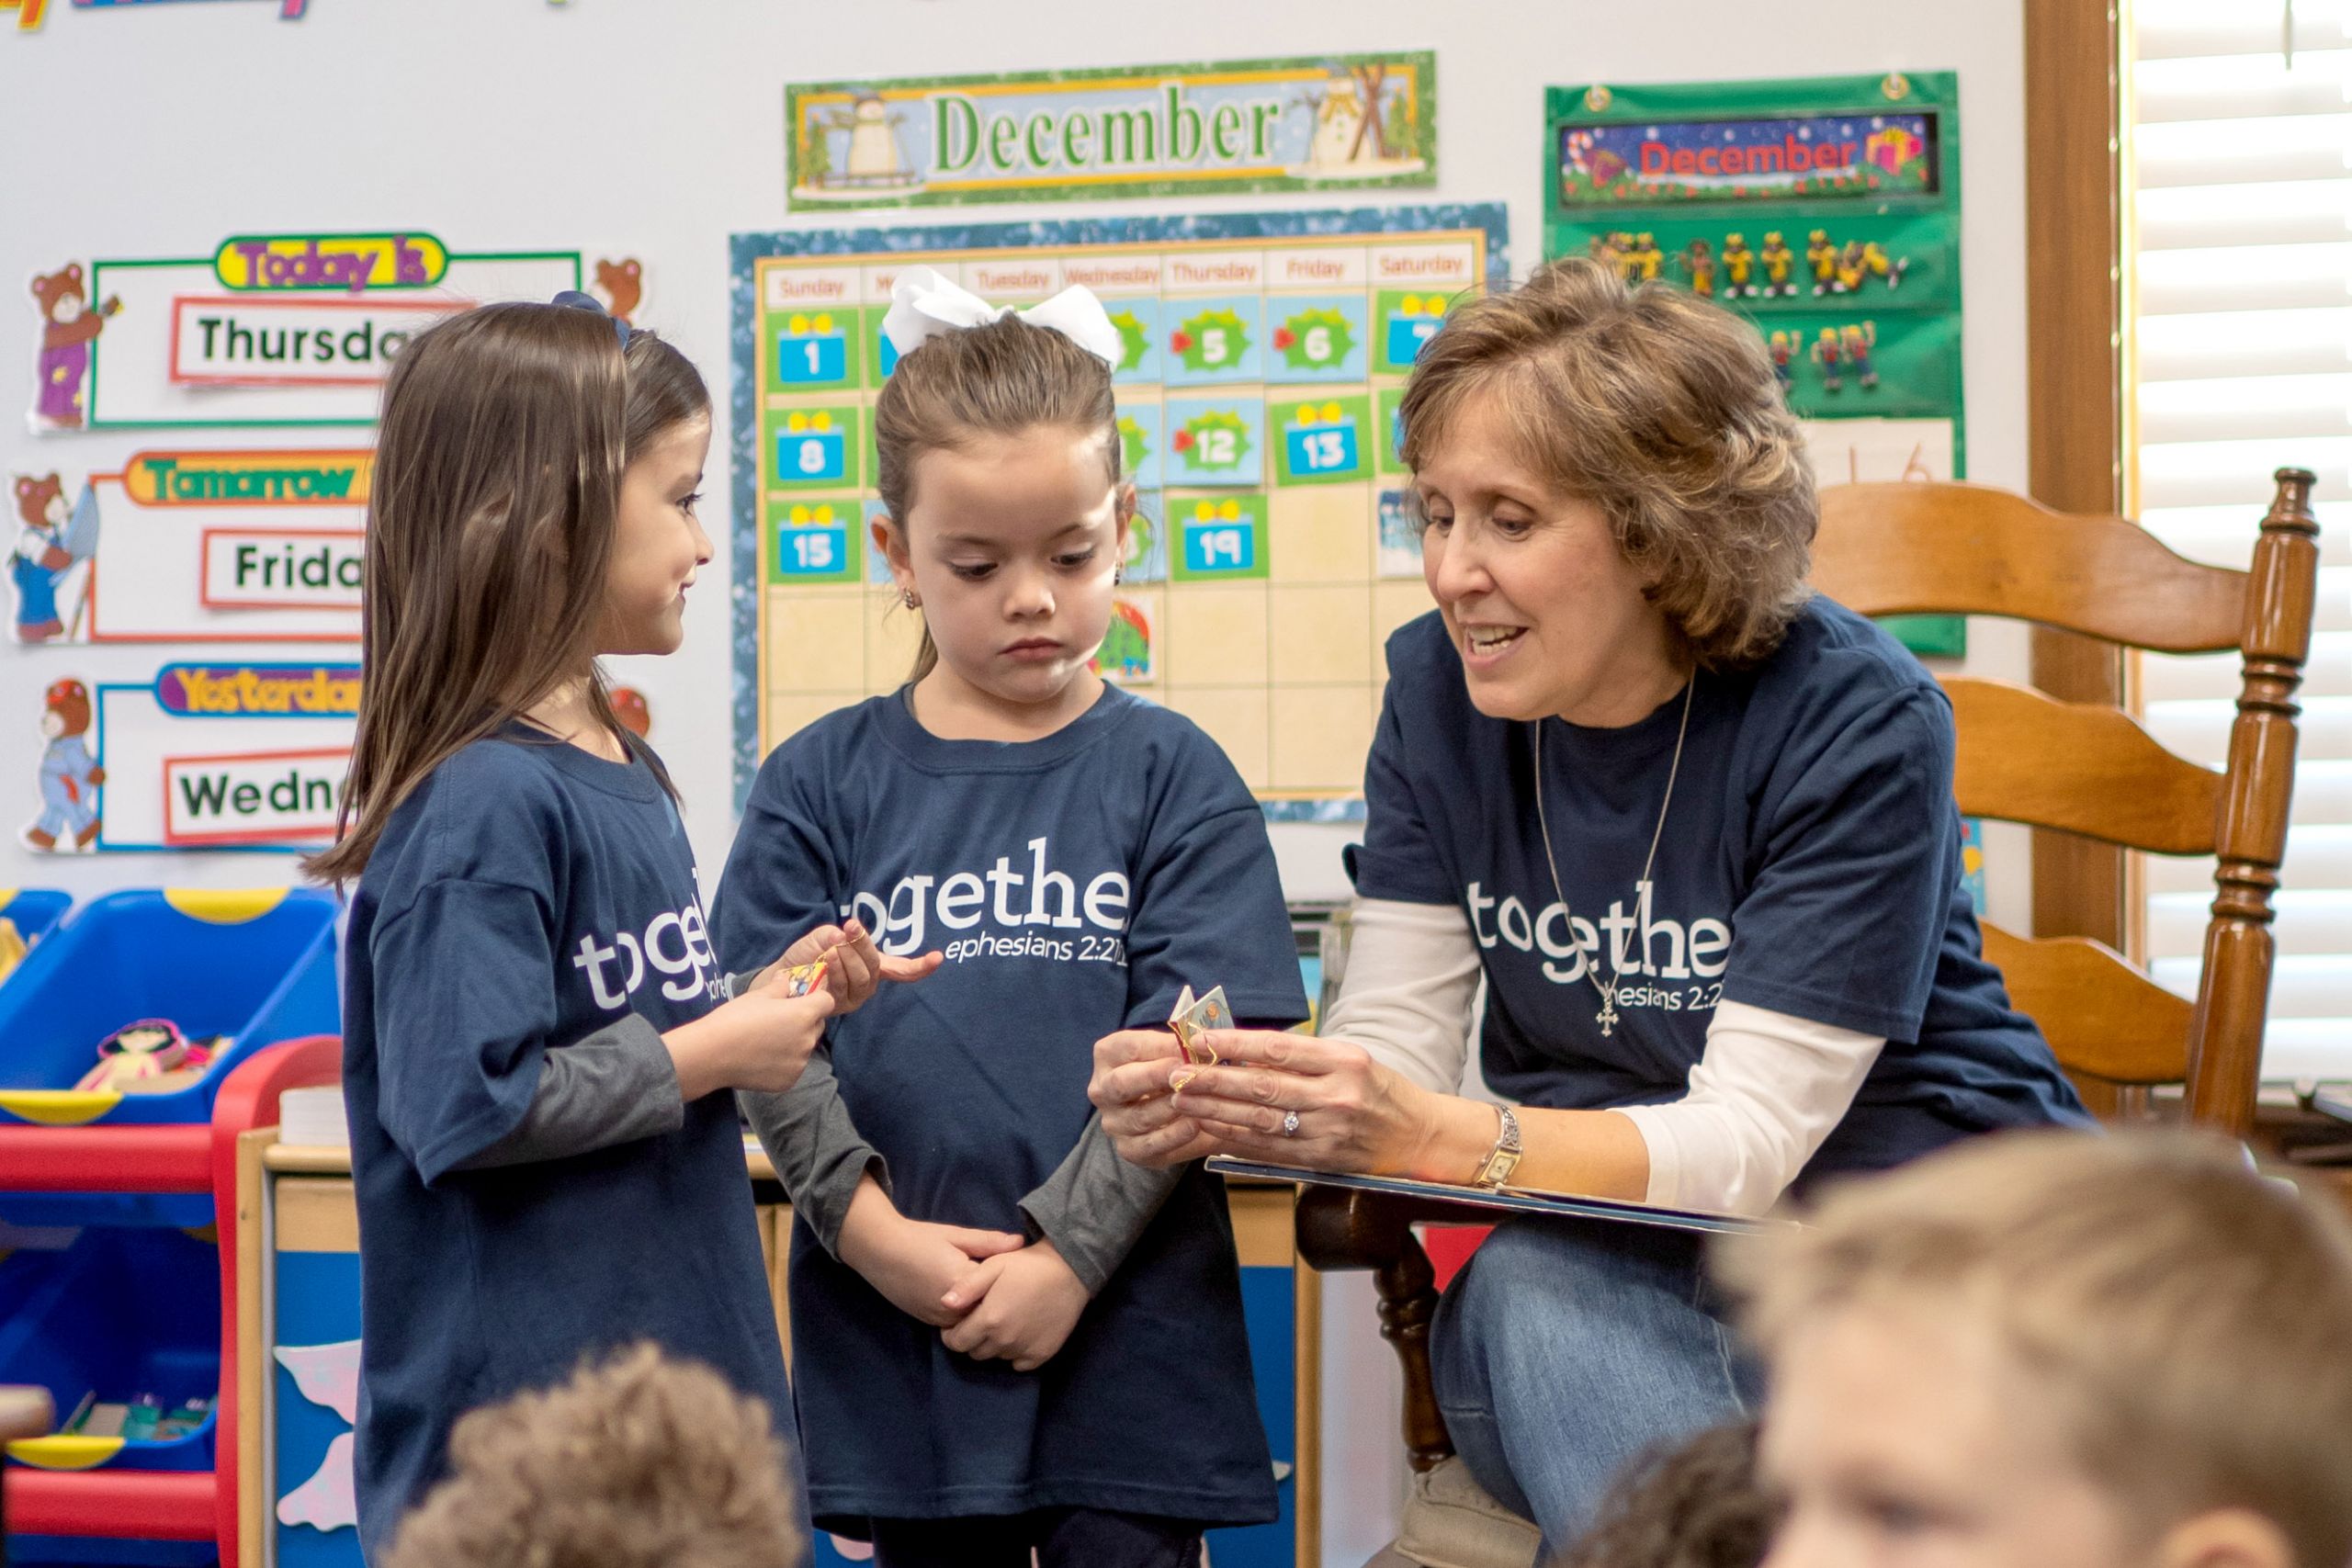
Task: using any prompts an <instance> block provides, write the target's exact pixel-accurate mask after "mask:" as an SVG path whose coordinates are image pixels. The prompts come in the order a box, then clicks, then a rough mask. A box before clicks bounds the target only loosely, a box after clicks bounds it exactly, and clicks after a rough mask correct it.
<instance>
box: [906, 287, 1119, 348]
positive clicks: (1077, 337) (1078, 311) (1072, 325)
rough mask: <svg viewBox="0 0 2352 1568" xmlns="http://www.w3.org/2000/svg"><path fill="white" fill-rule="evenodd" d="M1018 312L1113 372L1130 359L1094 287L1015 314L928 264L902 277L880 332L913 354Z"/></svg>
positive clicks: (1064, 292) (1068, 292)
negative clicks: (942, 336) (936, 340)
mask: <svg viewBox="0 0 2352 1568" xmlns="http://www.w3.org/2000/svg"><path fill="white" fill-rule="evenodd" d="M1016 313H1017V314H1018V315H1019V316H1020V317H1021V319H1022V320H1023V321H1026V322H1028V323H1029V324H1030V325H1031V326H1033V327H1044V328H1045V329H1046V331H1048V332H1057V333H1061V334H1062V336H1064V337H1066V338H1068V339H1069V340H1070V342H1072V343H1074V344H1078V346H1079V347H1080V348H1082V349H1084V350H1086V352H1087V353H1089V354H1091V355H1094V357H1095V358H1097V359H1100V360H1101V361H1102V362H1103V364H1105V365H1107V366H1109V367H1111V368H1112V369H1114V370H1116V369H1117V368H1118V367H1119V364H1120V361H1122V360H1123V359H1125V357H1126V346H1125V344H1124V343H1123V342H1122V341H1121V340H1120V337H1119V329H1118V328H1116V327H1114V326H1113V325H1112V324H1111V313H1110V312H1109V311H1107V310H1103V301H1102V300H1100V299H1096V298H1095V297H1094V291H1093V290H1092V289H1091V288H1080V287H1078V286H1077V285H1075V284H1073V285H1071V286H1070V287H1069V288H1065V289H1063V290H1062V291H1061V292H1060V293H1059V294H1057V295H1055V296H1054V297H1053V298H1052V299H1048V300H1046V302H1045V303H1044V304H1042V305H1032V306H1031V307H1029V309H1027V310H1022V311H1019V312H1015V311H1014V310H1013V308H1012V306H1010V305H1004V306H997V305H991V304H989V302H988V301H987V300H985V299H981V298H980V297H979V296H978V295H977V294H975V293H973V292H972V291H971V290H970V289H968V288H962V287H959V286H958V285H956V284H953V283H950V282H948V281H947V279H946V278H944V277H943V276H940V274H939V273H938V272H937V271H936V270H934V269H933V268H931V267H927V266H910V267H909V268H907V270H906V271H904V272H902V273H900V274H899V281H898V283H897V284H896V285H894V286H893V287H892V288H891V289H890V310H889V313H888V315H886V316H884V317H883V318H882V331H883V332H884V333H886V334H888V337H889V339H890V345H891V346H892V347H893V348H896V349H897V350H898V351H899V353H900V354H912V353H913V352H914V351H915V350H916V349H918V348H921V347H922V345H923V344H926V343H928V342H929V341H931V340H932V339H933V338H934V337H937V336H938V335H939V334H940V333H953V332H961V331H963V330H964V329H965V328H967V327H978V326H985V325H987V324H988V323H989V322H990V321H1001V320H1002V319H1003V318H1004V317H1006V316H1010V315H1013V314H1016Z"/></svg>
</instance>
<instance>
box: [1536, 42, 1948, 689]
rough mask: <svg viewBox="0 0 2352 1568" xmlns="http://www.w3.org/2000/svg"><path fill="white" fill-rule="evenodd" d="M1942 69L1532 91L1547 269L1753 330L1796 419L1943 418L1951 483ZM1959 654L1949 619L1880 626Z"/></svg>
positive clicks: (1903, 619) (1930, 648)
mask: <svg viewBox="0 0 2352 1568" xmlns="http://www.w3.org/2000/svg"><path fill="white" fill-rule="evenodd" d="M1959 104H1960V85H1959V77H1958V75H1957V74H1956V73H1952V72H1949V71H1941V72H1912V73H1894V74H1890V75H1886V76H1816V77H1803V78H1778V79H1765V80H1756V81H1747V82H1690V83H1646V84H1638V85H1618V84H1615V83H1609V84H1591V85H1583V86H1570V87H1552V88H1548V89H1546V90H1545V93H1544V255H1545V256H1546V257H1559V256H1567V255H1594V256H1598V257H1600V259H1602V260H1604V261H1607V262H1610V263H1611V264H1612V265H1615V266H1616V267H1617V269H1618V271H1619V273H1620V274H1621V275H1622V276H1625V277H1627V278H1628V279H1629V280H1632V281H1636V282H1643V281H1649V280H1653V279H1655V280H1659V281H1663V282H1667V283H1670V284H1672V285H1674V286H1676V287H1679V288H1690V289H1692V290H1694V291H1695V292H1698V293H1701V294H1703V295H1706V296H1707V297H1709V298H1712V299H1714V300H1715V302H1716V303H1718V304H1722V305H1725V306H1728V307H1730V308H1731V309H1733V310H1736V311H1737V312H1738V313H1739V314H1740V315H1742V316H1744V317H1746V318H1747V320H1748V321H1750V322H1752V323H1753V324H1754V325H1755V327H1756V330H1757V333H1758V335H1759V336H1761V337H1762V338H1763V339H1764V341H1765V344H1766V346H1767V347H1768V348H1769V349H1770V351H1771V353H1772V355H1773V359H1774V362H1775V364H1776V366H1778V367H1780V369H1781V384H1782V386H1783V387H1784V388H1785V389H1786V390H1787V393H1788V400H1789V407H1790V409H1791V411H1792V412H1794V413H1796V414H1797V415H1798V416H1799V417H1800V418H1802V419H1806V420H1837V419H1850V418H1857V417H1878V418H1886V419H1935V420H1949V421H1950V422H1951V464H1952V468H1951V471H1952V477H1953V478H1955V479H1957V478H1960V477H1962V475H1964V474H1965V473H1966V471H1967V456H1966V454H1967V446H1966V432H1967V423H1966V417H1967V416H1966V399H1965V396H1964V393H1963V389H1962V370H1961V320H1962V318H1961V278H1960V243H1961V205H1960V191H1961V185H1960V109H1959ZM1886 626H1887V627H1888V629H1889V630H1890V631H1893V632H1894V634H1895V635H1896V636H1897V637H1900V638H1901V639H1902V641H1903V643H1904V645H1905V647H1907V648H1909V649H1911V650H1912V651H1914V652H1915V653H1920V654H1927V655H1931V656H1936V657H1945V658H1958V657H1960V656H1961V655H1962V654H1964V653H1965V652H1966V651H1967V646H1968V645H1967V622H1966V620H1965V618H1963V617H1962V616H1957V615H1901V616H1890V617H1888V619H1887V621H1886Z"/></svg>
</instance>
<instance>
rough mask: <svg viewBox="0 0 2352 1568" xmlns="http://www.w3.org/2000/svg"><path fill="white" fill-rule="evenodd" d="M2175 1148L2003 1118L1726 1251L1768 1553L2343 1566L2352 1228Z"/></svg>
mask: <svg viewBox="0 0 2352 1568" xmlns="http://www.w3.org/2000/svg"><path fill="white" fill-rule="evenodd" d="M2334 1209H2335V1205H2334V1204H2333V1203H2332V1202H2328V1201H2304V1200H2301V1199H2299V1198H2298V1197H2297V1196H2296V1195H2295V1193H2294V1192H2293V1191H2292V1190H2288V1189H2282V1188H2280V1187H2278V1186H2276V1185H2274V1184H2272V1183H2270V1182H2268V1181H2266V1180H2264V1179H2262V1178H2260V1177H2258V1176H2256V1174H2255V1173H2254V1172H2253V1171H2251V1170H2249V1169H2247V1168H2246V1167H2245V1161H2244V1159H2243V1157H2242V1156H2239V1155H2238V1153H2237V1151H2236V1150H2234V1149H2233V1148H2231V1147H2229V1146H2228V1145H2211V1146H2208V1145H2205V1144H2203V1143H2200V1142H2199V1141H2196V1140H2193V1139H2189V1138H2186V1137H2181V1136H2177V1135H2176V1136H2173V1137H2161V1136H2151V1135H2132V1136H2125V1135H2117V1136H2114V1137H2109V1138H2088V1137H2084V1136H2081V1135H2080V1134H2039V1133H2037V1134H2009V1135H2007V1136H2003V1137H1998V1138H1991V1139H1985V1140H1983V1141H1981V1142H1979V1141H1972V1142H1971V1143H1970V1144H1969V1145H1966V1146H1963V1147H1962V1148H1960V1149H1957V1150H1952V1151H1947V1152H1946V1153H1943V1154H1940V1155H1936V1156H1930V1157H1929V1158H1927V1159H1923V1160H1921V1161H1919V1162H1918V1163H1917V1165H1915V1166H1911V1167H1908V1168H1905V1169H1904V1170H1901V1171H1898V1172H1896V1173H1895V1174H1894V1175H1892V1176H1887V1177H1883V1178H1876V1179H1871V1180H1867V1181H1863V1182H1860V1183H1858V1184H1856V1185H1854V1186H1852V1187H1849V1188H1846V1189H1842V1190H1839V1191H1838V1192H1837V1193H1835V1194H1834V1195H1833V1196H1832V1197H1830V1198H1829V1199H1828V1200H1827V1201H1826V1202H1825V1203H1824V1204H1823V1205H1822V1207H1821V1208H1820V1210H1819V1211H1818V1212H1817V1213H1815V1214H1813V1215H1811V1216H1809V1218H1810V1220H1811V1222H1812V1223H1811V1224H1808V1225H1807V1226H1805V1227H1804V1228H1803V1229H1794V1228H1792V1229H1787V1230H1782V1231H1778V1232H1774V1233H1770V1234H1763V1235H1751V1236H1746V1237H1742V1238H1739V1240H1738V1242H1736V1244H1734V1245H1733V1246H1732V1247H1728V1248H1727V1249H1726V1252H1725V1254H1724V1257H1723V1258H1721V1259H1719V1261H1720V1262H1722V1263H1723V1264H1724V1265H1726V1268H1725V1272H1726V1273H1727V1274H1728V1275H1729V1276H1731V1281H1732V1283H1733V1284H1734V1285H1735V1286H1736V1287H1738V1288H1739V1290H1740V1292H1741V1293H1743V1294H1745V1295H1746V1296H1747V1297H1748V1299H1749V1303H1750V1312H1749V1317H1748V1326H1749V1327H1750V1329H1751V1330H1752V1331H1753V1333H1754V1335H1755V1337H1756V1338H1757V1340H1758V1342H1759V1343H1760V1345H1761V1346H1762V1348H1763V1350H1764V1353H1765V1356H1766V1359H1768V1361H1769V1362H1770V1374H1771V1383H1772V1395H1771V1402H1770V1405H1769V1406H1768V1408H1767V1410H1766V1413H1765V1418H1764V1437H1763V1445H1762V1459H1761V1461H1760V1469H1761V1471H1762V1472H1763V1475H1764V1479H1765V1482H1766V1484H1767V1485H1768V1487H1770V1489H1772V1490H1774V1491H1775V1492H1778V1493H1781V1494H1783V1495H1785V1496H1786V1498H1787V1502H1788V1508H1789V1512H1788V1516H1787V1517H1786V1519H1785V1521H1784V1522H1783V1523H1782V1525H1781V1529H1780V1531H1779V1533H1778V1535H1777V1537H1776V1539H1775V1540H1774V1542H1773V1550H1772V1555H1771V1556H1770V1558H1769V1559H1768V1562H1770V1563H1771V1564H1773V1565H1774V1568H1834V1565H1838V1564H1845V1563H1861V1562H1870V1563H1884V1564H1911V1563H1920V1564H1925V1563H1930V1562H1932V1563H1935V1564H1938V1565H1939V1568H2059V1565H2062V1564H2063V1565H2064V1568H2297V1565H2300V1568H2344V1564H2345V1563H2346V1562H2347V1561H2352V1329H2347V1326H2346V1325H2352V1232H2347V1231H2346V1226H2345V1223H2344V1217H2343V1215H2342V1214H2341V1213H2336V1212H2334Z"/></svg>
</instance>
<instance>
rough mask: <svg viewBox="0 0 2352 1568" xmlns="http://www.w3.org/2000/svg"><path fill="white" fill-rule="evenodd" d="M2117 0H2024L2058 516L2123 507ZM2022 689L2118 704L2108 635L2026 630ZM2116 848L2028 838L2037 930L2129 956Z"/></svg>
mask: <svg viewBox="0 0 2352 1568" xmlns="http://www.w3.org/2000/svg"><path fill="white" fill-rule="evenodd" d="M2126 3H2128V0H2117V3H2115V4H2109V3H2108V0H2024V5H2025V115H2026V160H2025V171H2026V408H2027V418H2028V422H2029V426H2030V429H2029V435H2028V444H2027V454H2028V455H2027V488H2028V490H2029V491H2030V493H2031V494H2032V495H2033V497H2034V498H2035V499H2036V500H2038V501H2040V502H2042V503H2043V504H2045V505H2048V506H2052V507H2055V508H2057V509H2059V510H2060V511H2064V512H2086V513H2108V514H2110V515H2119V516H2120V515H2121V514H2122V513H2123V505H2124V491H2123V457H2124V450H2125V439H2126V417H2127V408H2128V405H2127V404H2126V401H2125V399H2124V395H2123V392H2124V379H2123V377H2124V355H2125V351H2126V348H2127V339H2126V323H2125V320H2124V313H2123V312H2124V287H2125V281H2126V277H2127V271H2126V267H2125V265H2124V257H2123V255H2122V243H2123V228H2124V221H2123V220H2124V202H2125V199H2126V197H2125V190H2124V183H2123V157H2124V147H2125V140H2124V138H2125V130H2126V126H2127V121H2126V119H2125V115H2124V109H2125V101H2124V95H2125V91H2126V86H2127V80H2128V79H2127V76H2126V73H2125V65H2124V61H2125V54H2124V49H2125V44H2126V39H2127V25H2128V24H2127V19H2126V17H2125V16H2124V14H2123V10H2122V6H2123V4H2126ZM2031 679H2032V681H2033V683H2034V684H2035V685H2037V686H2039V687H2041V689H2042V690H2043V691H2045V692H2047V693H2049V694H2051V695H2052V696H2055V697H2061V698H2064V699H2065V700H2068V701H2071V702H2099V703H2120V702H2121V701H2122V699H2123V696H2124V692H2125V685H2124V665H2123V659H2122V656H2121V654H2120V651H2119V650H2118V649H2115V648H2114V647H2113V646H2112V645H2109V644H2107V643H2102V642H2098V641H2096V640H2094V639H2092V638H2089V637H2076V636H2073V635H2071V634H2068V633H2064V632H2055V631H2048V630H2044V629H2041V628H2040V627H2036V628H2035V629H2034V631H2033V634H2032V642H2031ZM2139 925H2140V921H2139V920H2138V919H2137V918H2136V910H2135V908H2134V903H2133V900H2132V898H2131V875H2130V871H2129V864H2128V860H2127V857H2126V856H2125V854H2124V853H2123V852H2122V851H2120V850H2117V849H2113V848H2110V847H2109V846H2107V845H2104V844H2096V843H2092V842H2090V841H2089V840H2083V839H2076V838H2072V837H2069V836H2067V835H2064V834H2056V833H2046V832H2037V833H2036V834H2035V835H2034V841H2033V930H2034V934H2035V935H2037V936H2086V937H2091V938H2094V939H2096V940H2097V941H2099V942H2106V943H2107V944H2108V945H2109V946H2110V947H2113V948H2115V949H2116V950H2118V951H2119V952H2122V953H2131V954H2132V955H2133V956H2135V957H2136V956H2138V950H2139V946H2140V943H2139V942H2137V940H2136V935H2137V931H2138V927H2139Z"/></svg>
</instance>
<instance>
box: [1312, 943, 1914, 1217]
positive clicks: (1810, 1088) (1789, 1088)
mask: <svg viewBox="0 0 2352 1568" xmlns="http://www.w3.org/2000/svg"><path fill="white" fill-rule="evenodd" d="M1480 975H1481V967H1480V964H1479V960H1478V944H1477V941H1476V937H1475V936H1473V934H1472V933H1471V931H1470V924H1469V921H1468V919H1466V918H1465V917H1464V915H1463V913H1462V911H1461V909H1460V908H1457V907H1455V906H1453V905H1450V904H1409V903H1402V902H1398V901H1396V900H1392V899H1385V898H1359V899H1357V900H1356V902H1355V906H1354V911H1353V917H1352V922H1351V934H1350V938H1349V943H1348V963H1347V971H1346V973H1345V974H1344V975H1343V976H1341V978H1340V995H1339V998H1338V999H1337V1000H1335V1001H1334V1002H1333V1003H1332V1004H1331V1010H1330V1013H1329V1016H1328V1017H1326V1018H1325V1019H1324V1020H1323V1021H1322V1024H1321V1028H1320V1030H1319V1032H1320V1033H1322V1034H1323V1035H1325V1036H1326V1037H1328V1038H1332V1039H1341V1040H1352V1041H1354V1042H1355V1043H1358V1044H1360V1045H1362V1046H1363V1047H1364V1048H1365V1049H1366V1050H1367V1051H1369V1052H1371V1053H1372V1055H1373V1059H1374V1060H1375V1061H1377V1062H1379V1063H1380V1064H1381V1065H1383V1066H1386V1067H1388V1068H1390V1069H1392V1070H1393V1071H1395V1072H1397V1074H1399V1075H1401V1076H1402V1077H1405V1078H1407V1079H1408V1080H1410V1081H1411V1082H1413V1083H1416V1084H1419V1085H1420V1086H1421V1087H1422V1088H1424V1089H1433V1090H1435V1091H1437V1092H1438V1093H1441V1094H1458V1093H1460V1092H1461V1089H1462V1076H1463V1069H1464V1066H1465V1064H1466V1063H1467V1062H1468V1060H1469V1056H1470V1038H1471V1036H1470V1026H1471V1010H1472V1007H1473V1005H1474V1003H1475V1002H1476V998H1477V993H1478V982H1479V978H1480ZM1885 1043H1886V1041H1885V1037H1884V1036H1883V1035H1876V1034H1862V1033H1859V1032H1856V1031H1854V1030H1850V1029H1839V1028H1837V1027H1835V1026H1833V1025H1830V1024H1826V1023H1816V1022H1814V1021H1812V1020H1810V1019H1803V1018H1797V1017H1794V1016H1793V1015H1792V1014H1789V1013H1784V1012H1775V1011H1772V1010H1770V1009H1767V1008H1759V1007H1751V1006H1749V1005H1747V1003H1744V1002H1735V1001H1728V1000H1726V1001H1723V1002H1720V1003H1718V1004H1717V1005H1716V1008H1715V1014H1714V1018H1713V1021H1712V1022H1711V1023H1710V1024H1709V1025H1708V1027H1707V1043H1706V1047H1705V1049H1704V1050H1703V1051H1702V1053H1701V1055H1700V1058H1699V1061H1698V1064H1697V1065H1696V1066H1693V1067H1692V1068H1691V1077H1690V1083H1689V1089H1688V1092H1686V1093H1685V1094H1684V1095H1683V1097H1682V1098H1681V1099H1680V1100H1674V1101H1672V1102H1670V1103H1668V1104H1665V1105H1643V1106H1629V1107H1626V1108H1624V1109H1623V1110H1621V1111H1618V1112H1617V1114H1619V1115H1621V1116H1624V1117H1626V1118H1628V1119H1630V1120H1631V1121H1632V1122H1633V1123H1634V1126H1635V1127H1636V1128H1638V1129H1639V1130H1640V1132H1641V1134H1642V1142H1643V1144H1644V1145H1645V1146H1646V1147H1647V1149H1648V1152H1649V1162H1650V1175H1649V1190H1648V1193H1647V1198H1648V1201H1650V1202H1652V1203H1657V1204H1661V1205H1665V1206H1668V1207H1673V1208H1685V1209H1712V1210H1716V1211H1719V1212H1721V1213H1734V1214H1760V1213H1764V1212H1765V1211H1766V1210H1768V1209H1770V1207H1771V1206H1772V1205H1773V1203H1774V1202H1776V1201H1779V1199H1780V1196H1781V1191H1782V1190H1784V1189H1786V1188H1787V1186H1788V1184H1789V1183H1790V1182H1791V1181H1792V1180H1794V1179H1796V1175H1797V1173H1798V1172H1799V1171H1801V1170H1803V1169H1804V1164H1805V1161H1807V1160H1809V1159H1811V1158H1812V1157H1813V1155H1814V1151H1815V1150H1816V1149H1818V1148H1820V1147H1821V1144H1822V1140H1823V1139H1825V1138H1826V1137H1827V1136H1828V1135H1829V1134H1830V1131H1831V1130H1832V1129H1833V1128H1835V1127H1836V1126H1837V1125H1838V1122H1840V1121H1841V1120H1843V1119H1844V1117H1845V1115H1846V1111H1847V1110H1848V1109H1849V1107H1850V1106H1851V1105H1852V1104H1853V1101H1854V1095H1855V1093H1856V1092H1857V1091H1858V1090H1859V1089H1860V1088H1861V1084H1862V1079H1863V1078H1864V1077H1868V1076H1869V1073H1870V1070H1871V1065H1872V1064H1873V1063H1875V1062H1876V1061H1877V1060H1878V1055H1879V1052H1880V1050H1881V1049H1882V1048H1883V1046H1884V1045H1885Z"/></svg>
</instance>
